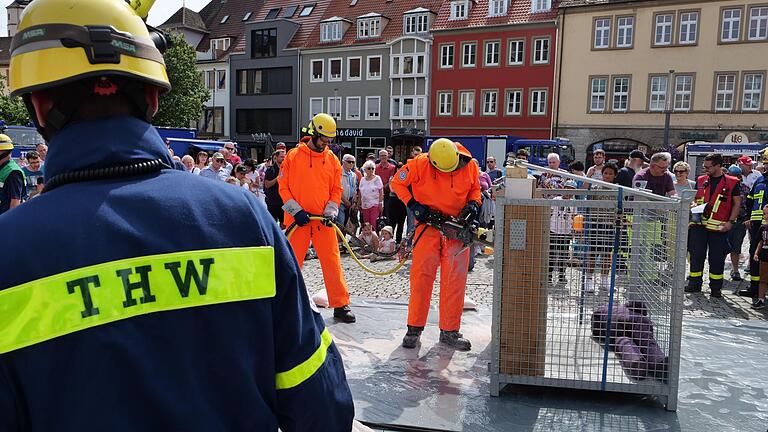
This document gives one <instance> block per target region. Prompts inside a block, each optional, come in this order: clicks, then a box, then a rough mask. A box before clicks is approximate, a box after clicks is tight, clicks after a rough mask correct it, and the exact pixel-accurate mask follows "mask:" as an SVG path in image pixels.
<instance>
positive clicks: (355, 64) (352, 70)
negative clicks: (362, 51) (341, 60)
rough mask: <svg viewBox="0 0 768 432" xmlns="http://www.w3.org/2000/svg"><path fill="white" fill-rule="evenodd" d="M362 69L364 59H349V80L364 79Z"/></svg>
mask: <svg viewBox="0 0 768 432" xmlns="http://www.w3.org/2000/svg"><path fill="white" fill-rule="evenodd" d="M362 69H363V58H362V57H347V80H349V81H360V79H361V78H362Z"/></svg>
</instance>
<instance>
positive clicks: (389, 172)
mask: <svg viewBox="0 0 768 432" xmlns="http://www.w3.org/2000/svg"><path fill="white" fill-rule="evenodd" d="M395 171H397V166H396V165H394V164H392V163H390V162H389V152H388V151H386V150H379V162H378V163H377V164H376V171H375V172H376V175H377V176H379V177H381V182H382V183H383V184H384V213H383V214H384V216H385V217H386V218H387V221H389V208H390V205H389V202H390V189H389V181H390V180H392V177H393V176H394V175H395ZM374 228H375V227H374Z"/></svg>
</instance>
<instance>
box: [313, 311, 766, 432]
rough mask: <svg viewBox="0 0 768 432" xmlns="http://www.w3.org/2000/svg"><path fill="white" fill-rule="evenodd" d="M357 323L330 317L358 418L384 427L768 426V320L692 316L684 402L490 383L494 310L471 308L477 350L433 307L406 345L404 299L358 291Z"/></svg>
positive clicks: (467, 326)
mask: <svg viewBox="0 0 768 432" xmlns="http://www.w3.org/2000/svg"><path fill="white" fill-rule="evenodd" d="M353 309H354V312H355V313H356V314H357V317H358V321H357V323H356V324H352V325H349V324H341V323H336V322H334V321H333V318H332V317H331V311H328V310H324V311H323V315H324V316H325V317H326V323H327V325H328V327H329V329H330V331H331V333H332V334H333V336H334V340H335V341H336V344H337V345H338V347H339V349H340V350H341V352H342V355H343V357H344V362H345V368H346V371H347V379H348V381H349V384H350V388H351V389H352V393H353V396H354V398H355V407H356V418H357V419H358V420H360V421H361V422H363V423H366V424H368V425H369V426H373V427H374V429H377V430H406V429H398V428H404V427H410V428H422V429H409V430H438V431H489V432H491V431H493V432H496V431H518V430H519V431H618V432H634V431H697V432H710V431H712V432H715V431H717V432H721V431H724V432H725V431H739V432H742V431H744V432H747V431H761V432H763V431H766V429H768V395H766V393H768V380H766V377H768V324H766V323H764V322H760V321H754V320H752V321H742V320H715V319H687V320H685V322H684V327H683V331H684V333H683V341H682V357H681V367H680V384H679V393H678V395H679V402H678V410H677V412H668V411H666V410H665V409H664V405H663V404H662V403H661V402H660V401H659V400H657V399H655V398H653V397H650V396H638V395H629V394H619V393H601V392H595V391H585V390H564V389H553V388H544V387H533V386H507V387H506V389H505V390H504V391H503V392H502V394H501V396H500V397H498V398H494V397H491V396H490V391H489V372H488V364H489V362H490V355H491V347H490V337H491V316H490V311H488V310H485V309H482V308H481V310H480V311H479V312H465V314H464V318H463V322H462V332H463V333H464V335H465V336H466V337H467V338H469V339H470V340H471V341H472V344H473V347H472V351H470V352H459V351H455V350H453V349H451V348H448V347H446V346H443V345H441V344H439V343H438V334H439V330H438V327H437V311H436V310H432V311H430V317H429V322H428V324H427V328H426V329H425V331H424V334H423V336H422V341H421V344H420V346H418V347H417V349H414V350H407V349H404V348H402V347H400V342H401V340H402V336H403V334H404V332H405V322H406V316H407V306H406V305H405V304H403V303H401V302H393V301H381V300H365V299H355V301H353Z"/></svg>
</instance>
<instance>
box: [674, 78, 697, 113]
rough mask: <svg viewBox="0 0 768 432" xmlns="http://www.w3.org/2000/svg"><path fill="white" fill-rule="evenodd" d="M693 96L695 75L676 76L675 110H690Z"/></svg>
mask: <svg viewBox="0 0 768 432" xmlns="http://www.w3.org/2000/svg"><path fill="white" fill-rule="evenodd" d="M692 98H693V75H677V76H675V111H690V109H691V100H692Z"/></svg>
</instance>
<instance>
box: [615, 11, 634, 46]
mask: <svg viewBox="0 0 768 432" xmlns="http://www.w3.org/2000/svg"><path fill="white" fill-rule="evenodd" d="M634 30H635V17H631V16H629V17H619V18H618V19H617V20H616V47H617V48H629V47H631V46H632V39H633V36H634Z"/></svg>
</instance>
